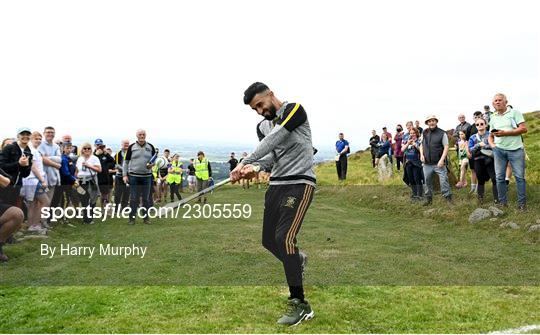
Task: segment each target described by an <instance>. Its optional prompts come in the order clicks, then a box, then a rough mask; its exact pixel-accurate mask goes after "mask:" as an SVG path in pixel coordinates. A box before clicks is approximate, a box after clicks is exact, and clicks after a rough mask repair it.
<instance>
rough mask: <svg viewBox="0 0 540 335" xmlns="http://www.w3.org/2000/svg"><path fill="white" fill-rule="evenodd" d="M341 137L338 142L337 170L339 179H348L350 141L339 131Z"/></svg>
mask: <svg viewBox="0 0 540 335" xmlns="http://www.w3.org/2000/svg"><path fill="white" fill-rule="evenodd" d="M338 136H339V139H338V141H337V142H336V152H337V157H336V170H337V175H338V180H345V179H347V154H349V153H350V148H349V142H348V141H347V140H346V139H345V138H344V135H343V133H339V135H338Z"/></svg>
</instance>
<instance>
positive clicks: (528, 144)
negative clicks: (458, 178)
mask: <svg viewBox="0 0 540 335" xmlns="http://www.w3.org/2000/svg"><path fill="white" fill-rule="evenodd" d="M524 116H525V122H526V124H527V128H528V130H529V131H528V132H527V133H526V134H525V135H524V136H523V138H524V141H525V150H526V152H527V155H528V157H529V160H527V163H526V164H527V171H526V179H527V182H528V183H529V185H540V111H535V112H531V113H525V114H524ZM450 158H451V159H452V160H453V161H452V164H451V167H452V170H453V172H454V173H456V175H457V174H458V172H459V170H458V164H457V159H456V157H455V152H454V155H450ZM394 166H395V162H394ZM394 172H396V171H394ZM316 174H317V183H318V184H319V185H336V184H338V180H337V173H336V167H335V163H334V162H333V161H332V162H325V163H321V164H319V165H318V166H317V168H316ZM377 177H378V174H377V170H376V169H373V168H372V166H371V153H370V152H369V151H361V152H358V153H355V154H352V155H350V156H349V165H348V171H347V180H346V181H345V182H343V183H339V184H340V185H341V184H343V185H378V184H381V183H379V181H378V180H377ZM402 177H403V173H402V172H400V173H394V175H393V176H392V178H391V179H389V180H387V181H385V182H384V183H383V184H384V185H403V181H402V180H401V178H402Z"/></svg>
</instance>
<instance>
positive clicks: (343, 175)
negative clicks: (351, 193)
mask: <svg viewBox="0 0 540 335" xmlns="http://www.w3.org/2000/svg"><path fill="white" fill-rule="evenodd" d="M336 170H337V175H338V179H339V180H345V179H347V155H346V154H343V155H339V160H338V161H336Z"/></svg>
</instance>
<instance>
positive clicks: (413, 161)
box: [401, 128, 424, 202]
mask: <svg viewBox="0 0 540 335" xmlns="http://www.w3.org/2000/svg"><path fill="white" fill-rule="evenodd" d="M401 150H402V151H403V157H404V158H403V170H405V173H404V175H403V180H404V181H405V183H406V184H408V185H409V186H410V187H411V191H412V193H411V201H413V202H414V201H420V200H421V199H422V195H423V194H422V193H423V185H422V181H423V178H424V177H423V173H422V161H421V160H420V132H419V131H418V129H417V128H411V129H410V130H409V134H408V136H407V141H406V142H403V145H402V146H401Z"/></svg>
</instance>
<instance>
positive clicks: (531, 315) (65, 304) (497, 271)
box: [0, 186, 540, 333]
mask: <svg viewBox="0 0 540 335" xmlns="http://www.w3.org/2000/svg"><path fill="white" fill-rule="evenodd" d="M263 198H264V190H257V189H250V190H248V191H244V190H242V189H240V188H239V187H238V186H237V187H232V186H231V187H226V188H223V189H220V190H219V191H216V192H215V194H214V195H213V196H212V197H211V199H210V201H211V203H221V204H223V203H231V202H233V203H242V204H250V205H251V206H252V209H253V212H252V216H251V217H250V218H249V219H188V220H182V219H176V220H174V219H162V220H157V219H156V220H155V221H154V225H152V226H147V225H142V224H140V223H139V224H137V225H135V226H128V225H127V224H126V222H125V220H111V221H106V222H105V223H97V224H95V225H92V226H84V225H81V224H80V223H79V222H77V221H74V222H73V223H74V225H75V227H70V226H67V225H61V226H58V227H56V228H55V229H54V231H53V232H51V234H50V236H49V238H48V239H47V240H46V241H42V240H39V241H38V240H31V241H25V242H24V243H21V244H18V245H15V246H10V247H8V248H6V251H7V252H8V253H9V255H10V257H11V259H10V262H9V263H7V264H3V265H2V266H0V313H1V314H2V322H1V323H0V332H2V333H12V332H16V333H21V332H22V333H26V332H35V333H42V332H52V333H54V332H68V333H71V332H80V333H101V332H120V333H132V332H138V333H147V332H152V333H155V332H180V333H183V332H192V333H212V332H225V333H231V332H241V333H282V332H300V333H348V332H354V333H369V332H376V333H386V332H392V333H432V332H436V333H448V332H450V333H477V332H489V331H495V330H500V329H509V328H515V327H520V326H523V325H529V324H538V323H539V322H540V312H539V311H540V288H539V287H538V286H537V285H538V283H539V281H540V278H539V273H540V263H538V262H537V260H538V259H539V258H540V249H539V248H538V242H539V233H538V232H535V233H530V232H528V231H527V227H528V226H529V225H530V224H531V223H534V221H532V220H529V217H520V218H516V220H514V221H515V222H517V223H518V224H519V225H520V229H517V230H512V229H502V228H499V227H498V226H499V224H500V223H501V222H503V221H506V220H508V219H509V218H510V217H514V216H515V214H516V213H515V212H514V211H513V210H512V209H509V210H508V212H507V213H506V214H505V215H503V217H501V218H497V219H496V220H495V221H489V220H486V221H484V222H481V223H479V224H476V225H471V224H469V223H468V222H467V221H466V217H467V215H468V212H470V210H472V209H473V208H474V205H473V204H468V203H467V202H463V204H462V207H460V208H459V211H456V209H452V208H446V207H445V206H444V204H443V203H442V201H441V199H435V206H434V207H435V208H436V210H434V211H433V212H430V213H429V214H428V215H426V214H425V213H424V209H423V208H422V207H421V206H411V205H410V204H409V201H408V197H407V191H406V190H402V189H400V188H395V187H388V186H370V187H352V186H351V187H340V186H328V187H324V186H323V187H321V188H320V189H319V191H318V192H317V193H316V195H315V198H314V201H313V204H312V208H311V209H310V210H309V211H308V214H307V216H306V219H305V222H304V225H303V226H302V231H301V233H300V236H299V243H300V247H301V248H302V250H304V251H306V252H307V253H308V254H309V255H310V263H309V265H308V268H307V278H306V294H307V297H308V299H309V301H310V302H311V304H312V305H313V307H314V309H315V311H316V313H317V314H316V317H315V319H313V320H311V321H309V322H307V323H305V324H303V325H301V326H300V327H296V328H286V327H280V326H278V325H276V324H275V320H276V318H277V317H278V316H280V314H281V313H282V312H283V311H284V306H285V301H286V297H287V289H286V287H285V286H284V279H283V274H282V267H281V266H280V265H279V263H278V262H277V261H276V260H275V259H274V258H273V257H272V256H271V255H270V254H269V253H268V252H267V251H266V250H264V249H263V248H262V246H261V245H260V236H261V220H262V203H263ZM538 200H539V199H537V198H536V199H533V200H531V201H535V202H538ZM456 213H457V214H461V215H456ZM531 215H534V216H535V218H540V213H538V212H537V211H535V210H532V211H531ZM41 243H47V244H49V245H51V246H58V245H59V244H60V243H71V244H74V245H82V246H86V245H97V244H99V243H112V244H115V245H129V244H131V243H135V244H138V245H146V246H147V247H148V254H147V256H146V257H145V259H140V258H129V259H124V258H121V257H116V258H115V257H110V258H107V257H96V258H94V259H88V258H87V257H68V256H60V257H55V258H53V259H48V258H47V257H42V256H40V255H39V249H40V244H41Z"/></svg>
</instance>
